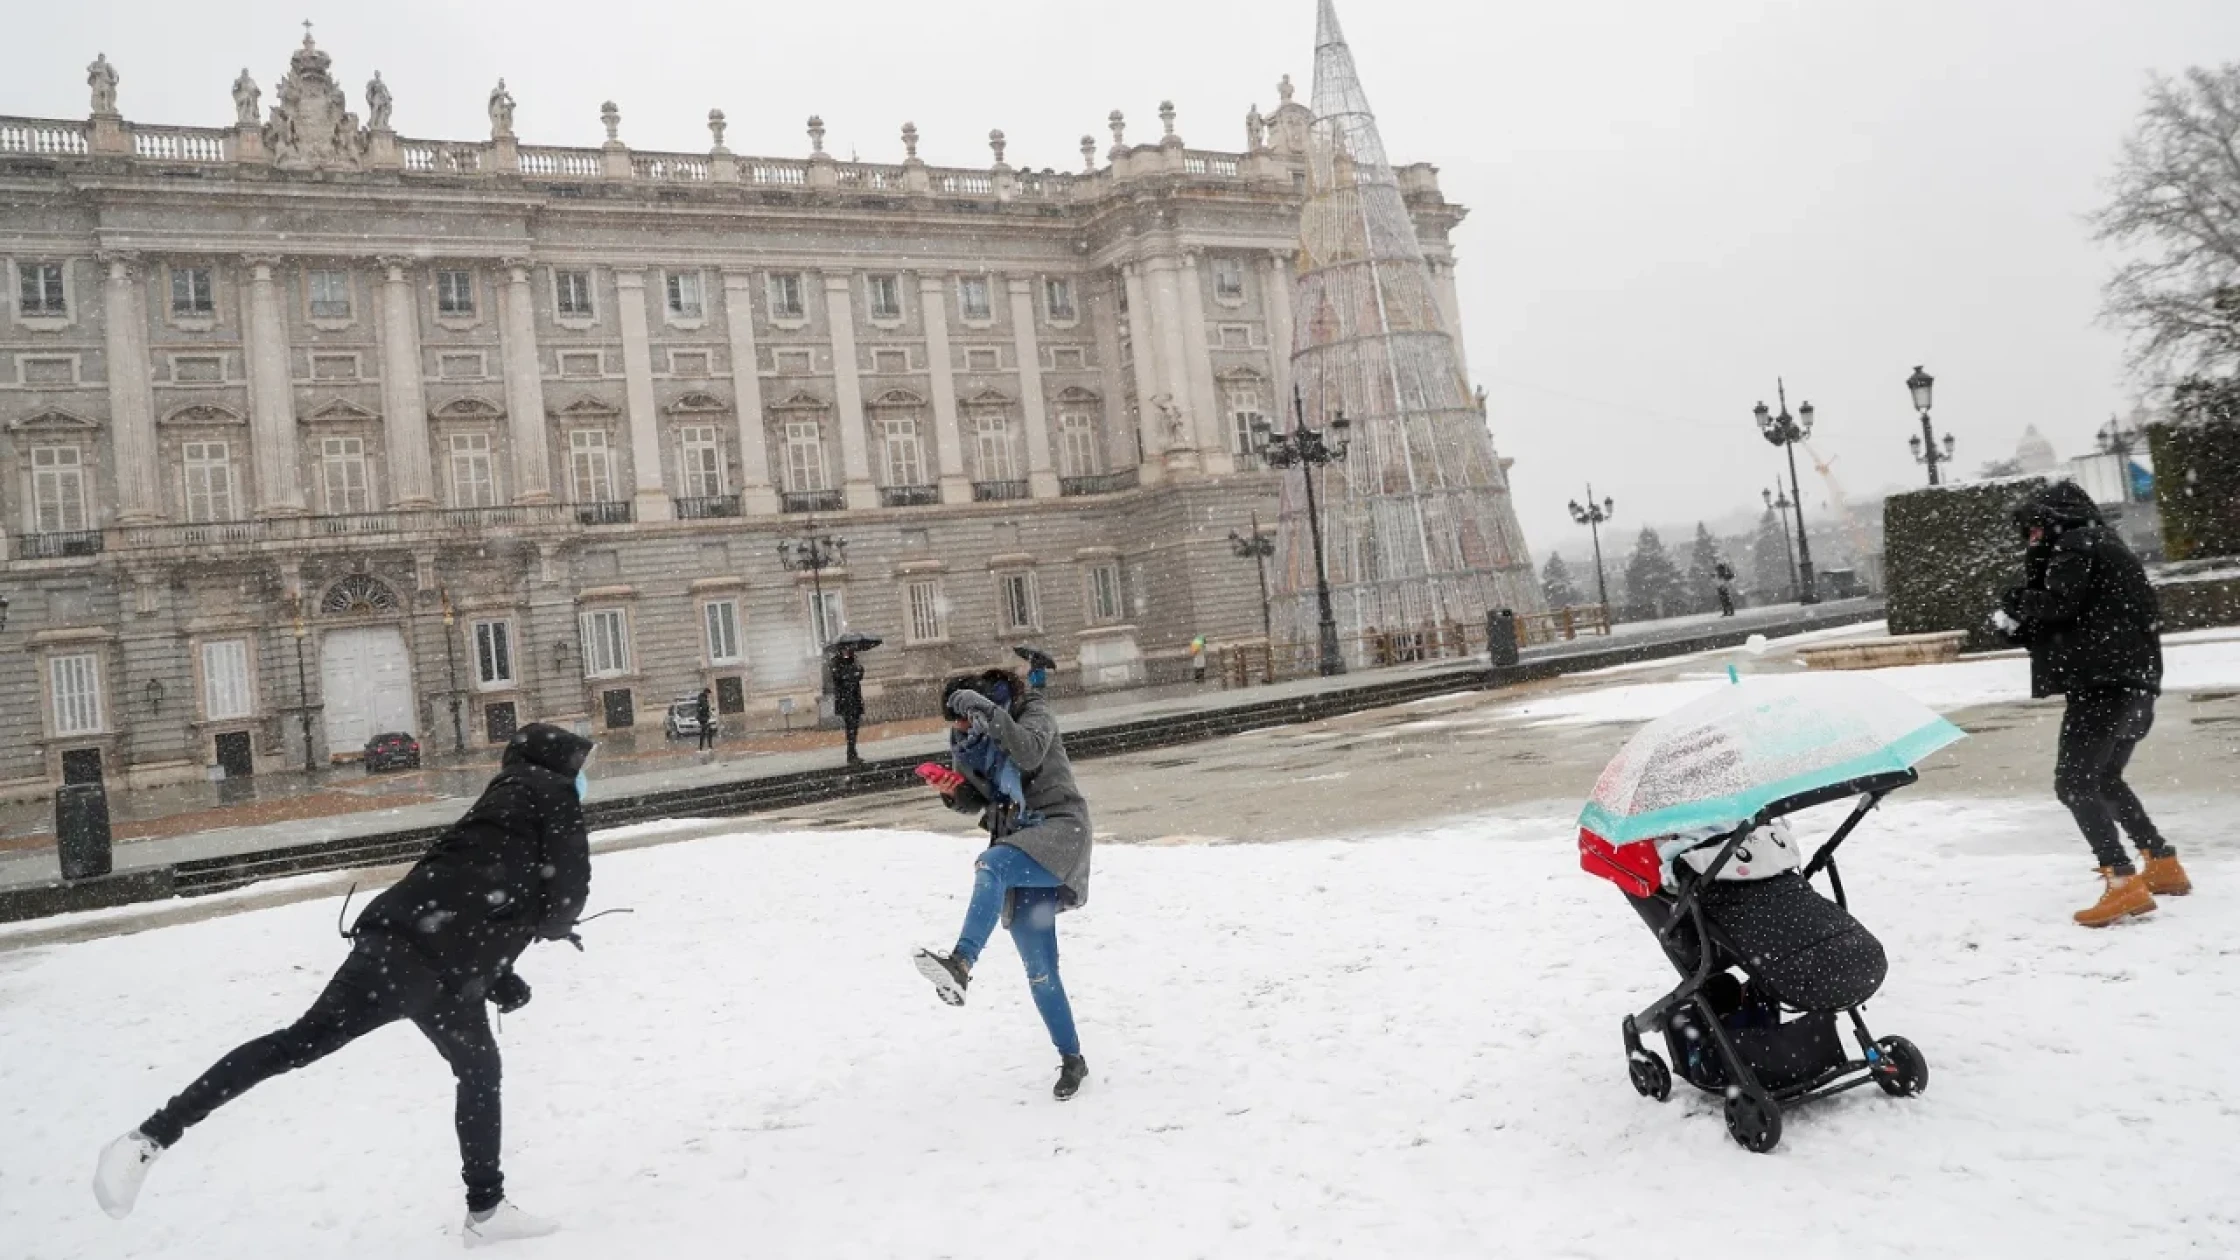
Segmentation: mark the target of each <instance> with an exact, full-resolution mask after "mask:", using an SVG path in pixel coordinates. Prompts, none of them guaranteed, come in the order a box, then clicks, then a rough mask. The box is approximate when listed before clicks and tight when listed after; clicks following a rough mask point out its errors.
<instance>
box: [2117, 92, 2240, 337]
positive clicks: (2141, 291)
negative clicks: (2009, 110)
mask: <svg viewBox="0 0 2240 1260" xmlns="http://www.w3.org/2000/svg"><path fill="white" fill-rule="evenodd" d="M2108 189H2109V198H2108V203H2107V204H2106V205H2105V206H2103V207H2101V208H2100V209H2099V210H2098V211H2097V212H2095V213H2094V214H2093V216H2092V218H2091V223H2092V226H2093V229H2094V233H2093V234H2094V236H2095V237H2096V238H2097V239H2098V240H2100V241H2102V242H2104V243H2107V244H2111V245H2114V246H2116V247H2117V248H2119V249H2120V250H2121V251H2122V252H2123V254H2124V257H2125V261H2124V263H2123V265H2122V266H2121V267H2119V268H2118V269H2117V270H2116V273H2115V275H2114V277H2113V278H2111V279H2110V280H2109V281H2108V285H2107V294H2106V306H2105V312H2104V313H2105V315H2106V317H2107V318H2108V319H2109V320H2110V321H2111V322H2113V323H2116V324H2119V325H2122V326H2124V327H2127V328H2129V329H2130V330H2131V331H2132V333H2133V334H2134V335H2135V337H2136V338H2137V340H2136V342H2135V343H2134V365H2135V366H2136V367H2138V368H2139V369H2141V370H2142V371H2145V372H2148V373H2149V374H2153V375H2158V376H2159V375H2163V374H2165V373H2167V374H2172V375H2186V374H2191V373H2200V372H2204V371H2214V370H2218V369H2224V368H2229V367H2231V366H2232V365H2234V364H2236V363H2240V63H2227V64H2225V65H2222V66H2216V67H2213V68H2212V67H2203V66H2195V67H2192V68H2191V69H2188V70H2187V71H2186V72H2185V74H2184V75H2182V76H2180V77H2179V78H2177V79H2169V78H2165V77H2162V76H2159V75H2158V76H2156V77H2155V78H2154V80H2153V82H2152V84H2151V85H2150V86H2149V88H2148V90H2147V104H2146V108H2145V109H2144V110H2143V111H2141V113H2140V115H2139V124H2138V128H2137V130H2135V131H2133V132H2132V134H2131V135H2130V137H2129V138H2128V139H2126V140H2125V141H2124V145H2123V156H2122V158H2121V159H2120V160H2119V161H2118V162H2117V164H2116V172H2115V176H2114V178H2113V179H2111V180H2110V181H2109V185H2108Z"/></svg>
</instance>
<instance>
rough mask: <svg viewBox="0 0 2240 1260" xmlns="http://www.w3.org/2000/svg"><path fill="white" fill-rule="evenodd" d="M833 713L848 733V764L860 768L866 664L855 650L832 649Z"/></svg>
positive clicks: (845, 648)
mask: <svg viewBox="0 0 2240 1260" xmlns="http://www.w3.org/2000/svg"><path fill="white" fill-rule="evenodd" d="M832 711H833V713H835V714H837V715H838V716H839V718H840V724H841V725H842V726H844V727H846V728H847V732H848V764H849V765H851V766H853V765H860V764H862V762H863V757H862V755H861V754H859V753H858V752H856V733H857V732H858V731H860V730H862V729H863V662H862V661H861V660H859V659H857V657H856V650H855V649H854V648H852V647H836V648H834V649H832Z"/></svg>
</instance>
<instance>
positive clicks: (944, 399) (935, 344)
mask: <svg viewBox="0 0 2240 1260" xmlns="http://www.w3.org/2000/svg"><path fill="white" fill-rule="evenodd" d="M918 309H919V310H920V311H921V312H923V313H924V315H925V321H926V370H927V373H928V374H929V376H930V378H931V380H932V382H933V384H932V389H933V428H934V445H935V447H936V450H935V458H936V459H938V460H939V461H940V467H941V501H942V502H943V503H970V502H972V479H971V478H970V477H968V476H966V475H965V471H964V438H963V435H962V434H961V433H960V432H959V431H958V429H957V380H956V376H955V373H954V370H953V369H952V368H951V367H950V364H949V280H948V277H947V276H942V275H920V276H919V277H918Z"/></svg>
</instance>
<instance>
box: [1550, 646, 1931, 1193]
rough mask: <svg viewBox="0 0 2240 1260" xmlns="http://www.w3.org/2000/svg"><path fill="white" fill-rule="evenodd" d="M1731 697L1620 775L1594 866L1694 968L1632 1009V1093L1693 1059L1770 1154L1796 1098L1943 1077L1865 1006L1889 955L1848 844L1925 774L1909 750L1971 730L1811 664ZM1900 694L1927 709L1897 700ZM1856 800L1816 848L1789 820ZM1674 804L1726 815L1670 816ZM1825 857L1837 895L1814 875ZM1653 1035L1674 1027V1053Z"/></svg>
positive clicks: (1735, 1132)
mask: <svg viewBox="0 0 2240 1260" xmlns="http://www.w3.org/2000/svg"><path fill="white" fill-rule="evenodd" d="M1721 692H1722V693H1726V694H1724V695H1721V696H1714V697H1712V698H1711V699H1710V700H1709V701H1704V702H1697V703H1696V704H1694V705H1691V706H1688V708H1687V709H1683V710H1682V711H1681V712H1679V713H1676V714H1673V715H1670V716H1668V717H1666V718H1662V719H1659V720H1658V721H1657V722H1655V723H1652V724H1651V725H1650V726H1649V727H1647V728H1644V729H1643V731H1642V732H1641V733H1640V734H1638V735H1636V736H1635V737H1634V739H1633V741H1631V742H1629V744H1628V745H1627V748H1626V750H1625V751H1624V752H1622V753H1620V755H1619V757H1618V759H1617V760H1616V761H1613V762H1612V763H1611V766H1610V768H1609V769H1607V770H1605V771H1604V773H1603V779H1602V781H1601V782H1600V783H1598V784H1597V787H1596V795H1595V800H1594V801H1592V802H1590V803H1589V805H1588V807H1587V810H1586V812H1585V813H1584V814H1583V815H1582V817H1581V826H1580V833H1579V861H1580V866H1581V867H1582V868H1584V869H1585V870H1586V871H1588V872H1589V873H1591V874H1594V875H1597V876H1600V877H1601V878H1603V879H1606V880H1609V881H1610V882H1612V883H1614V884H1616V885H1618V887H1619V888H1620V889H1621V890H1622V891H1624V893H1625V894H1626V897H1627V899H1628V901H1629V902H1630V903H1631V904H1632V906H1633V908H1634V910H1635V911H1636V912H1637V913H1638V914H1639V915H1640V916H1641V918H1642V921H1643V922H1644V923H1646V924H1647V925H1648V926H1649V929H1650V930H1651V931H1652V932H1653V933H1655V935H1656V937H1657V942H1658V944H1659V945H1660V946H1661V947H1662V948H1663V949H1664V951H1665V954H1666V956H1667V957H1669V958H1670V959H1671V960H1672V963H1673V966H1674V967H1675V968H1676V969H1677V970H1678V971H1679V972H1680V975H1681V981H1680V983H1679V985H1678V986H1677V987H1675V988H1674V989H1673V990H1672V991H1671V992H1670V993H1667V994H1666V995H1665V996H1664V997H1662V998H1659V999H1658V1000H1657V1001H1656V1002H1654V1003H1652V1004H1651V1005H1650V1006H1649V1007H1648V1008H1647V1009H1646V1010H1643V1011H1641V1012H1639V1013H1638V1014H1634V1015H1629V1016H1627V1017H1626V1019H1625V1022H1624V1026H1623V1034H1624V1037H1625V1048H1626V1059H1627V1073H1628V1075H1629V1076H1630V1077H1631V1078H1632V1081H1633V1087H1634V1089H1635V1090H1636V1091H1637V1092H1639V1093H1640V1094H1641V1095H1642V1096H1643V1097H1645V1098H1654V1099H1656V1100H1657V1101H1659V1102H1662V1101H1664V1100H1665V1099H1667V1098H1669V1097H1671V1094H1672V1076H1673V1071H1674V1069H1677V1070H1678V1071H1679V1073H1680V1075H1681V1077H1682V1078H1683V1079H1685V1080H1686V1081H1687V1082H1688V1083H1689V1084H1691V1085H1693V1086H1695V1087H1696V1088H1698V1089H1701V1090H1703V1091H1705V1092H1707V1093H1716V1094H1720V1095H1723V1096H1724V1097H1725V1099H1726V1106H1725V1110H1726V1122H1727V1132H1728V1134H1729V1135H1730V1136H1732V1137H1733V1138H1734V1140H1735V1141H1736V1142H1737V1143H1739V1144H1740V1145H1742V1146H1743V1147H1744V1148H1745V1149H1748V1150H1751V1151H1758V1152H1764V1151H1770V1150H1772V1149H1773V1148H1774V1146H1775V1145H1776V1144H1778V1143H1779V1142H1780V1141H1781V1113H1782V1108H1783V1107H1784V1106H1793V1105H1795V1104H1797V1103H1800V1102H1803V1101H1805V1100H1807V1099H1812V1098H1825V1097H1827V1096H1829V1095H1831V1094H1839V1093H1842V1092H1843V1091H1845V1090H1849V1089H1855V1088H1857V1087H1859V1086H1861V1085H1865V1084H1867V1083H1868V1082H1870V1081H1871V1082H1873V1083H1874V1084H1875V1085H1876V1086H1877V1087H1879V1088H1880V1089H1881V1090H1882V1091H1883V1092H1884V1093H1887V1094H1891V1095H1894V1096H1899V1097H1904V1096H1910V1095H1913V1094H1918V1093H1920V1092H1921V1091H1922V1090H1923V1089H1924V1088H1926V1087H1927V1085H1928V1083H1929V1066H1928V1062H1927V1060H1925V1059H1924V1058H1923V1057H1922V1054H1921V1052H1920V1050H1918V1049H1916V1048H1915V1047H1914V1045H1913V1043H1912V1042H1910V1041H1907V1040H1906V1039H1905V1038H1903V1037H1883V1038H1880V1039H1877V1038H1876V1037H1875V1036H1874V1034H1873V1033H1871V1032H1869V1031H1868V1029H1867V1022H1866V1019H1865V1017H1864V1016H1863V1015H1862V1014H1861V1010H1860V1008H1861V1006H1862V1005H1863V1004H1864V1003H1865V1002H1866V1001H1867V1000H1868V999H1869V998H1871V997H1873V996H1874V994H1875V993H1876V991H1877V990H1879V989H1880V988H1881V986H1882V981H1883V977H1884V975H1885V973H1886V971H1887V962H1886V960H1885V958H1884V956H1883V952H1882V945H1881V943H1880V942H1878V941H1877V940H1875V938H1874V936H1873V935H1872V934H1870V933H1869V932H1868V931H1867V930H1866V928H1864V927H1863V926H1861V925H1860V923H1859V921H1858V920H1856V919H1854V918H1852V917H1851V913H1850V907H1849V903H1848V901H1847V900H1846V898H1845V896H1844V891H1843V880H1842V877H1841V876H1840V875H1839V874H1838V872H1837V870H1836V863H1835V856H1836V850H1837V849H1838V848H1840V847H1841V846H1842V844H1843V842H1844V841H1845V840H1846V839H1848V838H1849V837H1850V835H1851V833H1852V832H1853V831H1854V830H1856V829H1857V828H1858V826H1859V824H1860V823H1861V822H1862V821H1864V820H1865V818H1866V816H1867V815H1868V814H1869V813H1870V812H1872V811H1873V810H1874V808H1875V807H1876V806H1877V805H1879V804H1881V802H1882V799H1883V798H1884V797H1885V796H1887V795H1889V794H1890V793H1891V792H1894V791H1896V790H1897V789H1899V788H1902V787H1905V786H1907V785H1909V784H1911V783H1914V782H1915V781H1916V780H1917V779H1918V778H1919V773H1918V772H1917V771H1916V770H1914V769H1913V767H1912V764H1911V763H1912V762H1913V761H1915V760H1918V759H1919V758H1920V757H1922V756H1925V755H1927V753H1928V752H1929V751H1932V750H1933V749H1935V748H1937V747H1942V746H1943V745H1944V744H1945V743H1949V742H1951V740H1952V739H1956V738H1958V737H1959V732H1958V730H1957V728H1953V727H1951V726H1950V724H1949V723H1946V722H1945V721H1944V719H1942V718H1939V717H1937V716H1936V715H1935V714H1933V713H1929V712H1928V711H1927V710H1926V709H1919V708H1918V706H1912V702H1911V701H1908V700H1905V699H1904V698H1903V697H1894V696H1893V695H1892V694H1891V693H1888V692H1887V690H1886V689H1884V688H1882V687H1880V685H1879V684H1873V683H1869V682H1865V681H1864V680H1856V679H1852V680H1842V681H1838V680H1837V679H1834V678H1827V679H1822V678H1816V677H1814V676H1810V675H1799V676H1792V677H1786V678H1771V679H1765V680H1762V681H1758V680H1753V682H1752V683H1751V684H1750V685H1749V686H1745V687H1736V688H1722V689H1721ZM1742 693H1751V694H1747V695H1745V694H1742ZM1877 693H1879V694H1877ZM1893 699H1894V700H1895V701H1897V702H1898V703H1899V704H1900V705H1903V706H1912V708H1913V712H1911V713H1908V712H1906V711H1904V709H1902V708H1900V709H1898V710H1897V711H1896V712H1895V713H1893V712H1892V710H1893V708H1894V706H1893V705H1892V703H1891V701H1892V700H1893ZM1860 702H1866V703H1865V708H1864V710H1859V709H1847V708H1846V707H1845V706H1846V705H1847V704H1857V703H1860ZM1862 714H1863V716H1862ZM1908 724H1912V725H1910V726H1909V725H1908ZM1873 726H1880V727H1882V728H1884V729H1882V730H1880V731H1877V730H1873V729H1868V728H1869V727H1873ZM1891 730H1898V731H1901V732H1902V733H1900V734H1897V735H1892V734H1890V733H1889V732H1890V731H1891ZM1862 750H1864V751H1862ZM1776 762H1777V763H1778V764H1777V765H1773V766H1771V768H1770V770H1769V769H1768V766H1767V764H1766V763H1776ZM1800 765H1802V766H1806V767H1817V768H1816V769H1815V768H1807V769H1804V770H1799V768H1798V767H1799V766H1800ZM1740 782H1754V783H1757V784H1759V785H1761V787H1759V788H1756V789H1745V790H1735V785H1736V784H1737V783H1740ZM1851 797H1857V798H1858V804H1857V806H1856V807H1855V808H1854V809H1853V810H1852V811H1851V814H1850V816H1849V817H1847V818H1846V819H1844V821H1843V824H1842V825H1841V826H1839V827H1837V828H1836V830H1835V832H1834V833H1833V834H1832V835H1830V836H1829V837H1828V839H1827V841H1826V842H1825V843H1824V844H1822V845H1821V846H1820V848H1819V850H1818V851H1817V852H1815V853H1814V854H1813V855H1812V857H1811V859H1810V860H1809V861H1803V860H1801V854H1800V853H1799V852H1798V850H1797V849H1796V848H1795V847H1794V845H1793V844H1792V843H1791V841H1790V838H1789V833H1788V824H1787V822H1786V821H1784V820H1785V819H1787V818H1788V816H1789V815H1792V814H1795V813H1798V812H1799V811H1802V810H1806V809H1810V808H1813V807H1814V806H1818V805H1824V804H1828V803H1830V802H1834V801H1840V800H1844V799H1847V798H1851ZM1737 817H1739V818H1741V820H1742V821H1740V822H1739V823H1737V822H1734V821H1733V820H1734V819H1735V818H1737ZM1673 818H1683V819H1693V820H1696V821H1698V822H1699V823H1709V822H1710V821H1711V820H1714V819H1716V820H1718V822H1717V823H1716V825H1699V826H1696V827H1694V828H1693V829H1692V830H1691V829H1689V828H1687V827H1680V828H1665V827H1662V826H1660V825H1659V824H1660V822H1662V821H1665V820H1670V819H1673ZM1823 871H1825V872H1826V873H1827V876H1828V886H1829V890H1830V892H1831V893H1833V900H1830V899H1829V898H1827V897H1824V896H1822V895H1821V894H1820V893H1819V892H1818V891H1816V890H1815V889H1814V888H1813V886H1812V880H1813V879H1814V878H1815V877H1816V876H1818V875H1819V874H1820V873H1821V872H1823ZM1841 1022H1848V1024H1849V1026H1850V1031H1851V1034H1852V1039H1853V1040H1854V1041H1856V1043H1857V1046H1858V1057H1853V1056H1852V1054H1851V1052H1850V1051H1848V1050H1847V1049H1846V1048H1845V1046H1844V1044H1843V1043H1844V1039H1843V1036H1842V1032H1841V1029H1840V1028H1839V1023H1841ZM1645 1032H1646V1033H1648V1034H1651V1035H1658V1034H1661V1035H1662V1038H1663V1041H1664V1050H1665V1053H1666V1054H1669V1055H1670V1056H1671V1059H1670V1065H1669V1066H1668V1065H1667V1060H1666V1059H1665V1057H1664V1056H1662V1055H1659V1054H1658V1053H1657V1052H1656V1051H1655V1050H1651V1049H1649V1048H1648V1047H1647V1046H1645V1045H1644V1044H1643V1034H1644V1033H1645Z"/></svg>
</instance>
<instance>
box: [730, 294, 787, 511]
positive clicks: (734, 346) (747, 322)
mask: <svg viewBox="0 0 2240 1260" xmlns="http://www.w3.org/2000/svg"><path fill="white" fill-rule="evenodd" d="M723 320H724V327H725V328H726V329H727V330H728V331H729V332H730V334H731V405H732V406H733V407H735V408H737V409H738V412H739V482H740V485H739V510H740V511H742V512H744V513H745V514H747V515H749V516H770V515H775V514H776V513H777V511H778V491H777V487H775V486H773V485H772V484H771V482H770V435H769V431H768V430H767V429H766V428H765V427H764V424H765V421H764V419H763V412H762V373H761V370H760V368H759V367H758V365H757V361H756V357H755V348H754V273H752V272H748V271H726V272H724V273H723Z"/></svg>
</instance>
